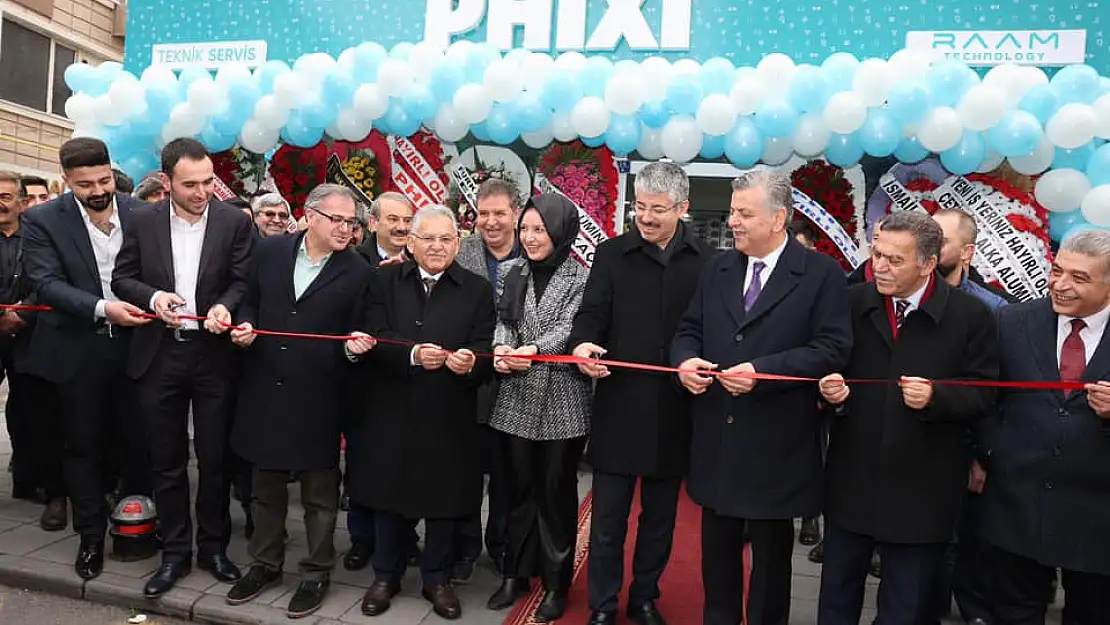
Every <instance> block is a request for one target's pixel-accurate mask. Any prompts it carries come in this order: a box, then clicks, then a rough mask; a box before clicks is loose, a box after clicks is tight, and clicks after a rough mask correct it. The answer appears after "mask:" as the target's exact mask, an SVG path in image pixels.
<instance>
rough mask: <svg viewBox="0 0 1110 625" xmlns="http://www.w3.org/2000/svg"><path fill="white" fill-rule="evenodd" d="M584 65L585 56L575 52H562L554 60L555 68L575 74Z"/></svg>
mask: <svg viewBox="0 0 1110 625" xmlns="http://www.w3.org/2000/svg"><path fill="white" fill-rule="evenodd" d="M585 64H586V56H585V55H584V54H582V53H581V52H578V51H576V50H571V51H570V52H564V53H562V54H560V55H559V58H557V59H555V67H557V68H559V69H566V70H570V71H572V72H577V71H578V70H580V69H582V66H583V65H585Z"/></svg>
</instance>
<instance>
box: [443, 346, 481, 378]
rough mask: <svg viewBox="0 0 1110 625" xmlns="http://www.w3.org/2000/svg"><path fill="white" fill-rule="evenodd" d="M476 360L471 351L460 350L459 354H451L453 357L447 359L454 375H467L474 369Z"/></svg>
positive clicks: (448, 366)
mask: <svg viewBox="0 0 1110 625" xmlns="http://www.w3.org/2000/svg"><path fill="white" fill-rule="evenodd" d="M475 360H476V357H475V356H474V352H472V351H470V350H469V349H460V350H459V351H457V352H451V355H450V356H448V357H447V361H446V364H447V368H448V369H450V370H451V372H452V373H455V374H458V375H466V374H468V373H470V370H471V369H473V368H474V361H475Z"/></svg>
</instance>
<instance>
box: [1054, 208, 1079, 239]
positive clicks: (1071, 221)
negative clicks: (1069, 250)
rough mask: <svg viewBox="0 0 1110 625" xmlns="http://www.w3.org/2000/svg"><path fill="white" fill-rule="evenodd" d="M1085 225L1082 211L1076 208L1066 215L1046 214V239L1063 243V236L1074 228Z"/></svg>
mask: <svg viewBox="0 0 1110 625" xmlns="http://www.w3.org/2000/svg"><path fill="white" fill-rule="evenodd" d="M1085 223H1087V220H1086V218H1084V217H1083V211H1081V210H1079V209H1078V208H1077V209H1075V210H1073V211H1068V212H1066V213H1049V214H1048V238H1050V239H1052V240H1053V241H1063V240H1064V236H1065V235H1066V234H1067V233H1068V232H1069V231H1070V230H1071V229H1072V228H1074V227H1076V226H1081V225H1083V224H1085Z"/></svg>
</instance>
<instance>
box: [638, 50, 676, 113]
mask: <svg viewBox="0 0 1110 625" xmlns="http://www.w3.org/2000/svg"><path fill="white" fill-rule="evenodd" d="M673 74H674V67H673V66H672V65H671V62H670V61H668V60H667V59H665V58H663V57H661V56H649V57H648V58H646V59H644V60H643V61H642V62H641V63H640V84H642V85H643V86H644V101H645V102H647V101H652V102H657V101H659V100H663V99H664V98H666V97H667V85H668V84H669V83H670V82H671V76H672V75H673Z"/></svg>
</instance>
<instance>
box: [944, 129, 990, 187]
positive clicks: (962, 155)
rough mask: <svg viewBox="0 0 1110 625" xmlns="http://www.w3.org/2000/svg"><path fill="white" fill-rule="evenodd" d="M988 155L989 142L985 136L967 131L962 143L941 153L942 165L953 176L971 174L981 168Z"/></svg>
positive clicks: (961, 138)
mask: <svg viewBox="0 0 1110 625" xmlns="http://www.w3.org/2000/svg"><path fill="white" fill-rule="evenodd" d="M986 155H987V142H986V140H984V139H983V134H982V133H979V132H974V131H972V130H965V131H964V134H963V136H962V137H960V142H959V143H957V144H956V145H954V146H952V147H951V148H949V149H947V150H945V151H944V152H941V154H940V164H941V165H944V168H945V169H947V170H948V171H950V172H952V173H953V174H958V175H960V176H962V175H964V174H970V173H971V172H973V171H975V170H976V168H978V167H979V164H980V163H982V162H983V158H984V157H985V156H986Z"/></svg>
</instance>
